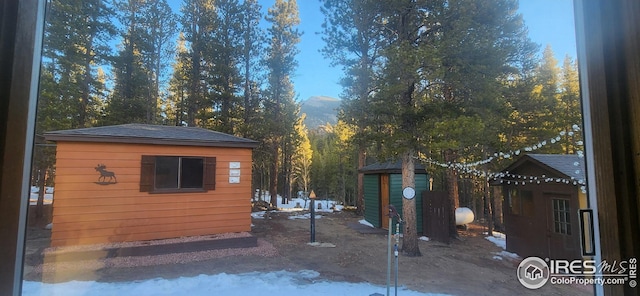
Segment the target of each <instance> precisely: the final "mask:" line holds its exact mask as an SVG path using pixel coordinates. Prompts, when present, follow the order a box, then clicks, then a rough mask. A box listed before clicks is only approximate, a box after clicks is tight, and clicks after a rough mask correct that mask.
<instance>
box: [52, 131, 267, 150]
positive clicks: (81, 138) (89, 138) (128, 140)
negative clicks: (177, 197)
mask: <svg viewBox="0 0 640 296" xmlns="http://www.w3.org/2000/svg"><path fill="white" fill-rule="evenodd" d="M45 139H46V140H47V141H53V142H61V141H62V142H96V143H123V144H150V145H173V146H202V147H229V148H256V147H258V145H259V143H258V142H256V141H249V140H247V141H238V142H230V141H203V140H185V139H179V140H176V139H158V138H145V137H118V136H96V135H61V134H55V133H47V134H45Z"/></svg>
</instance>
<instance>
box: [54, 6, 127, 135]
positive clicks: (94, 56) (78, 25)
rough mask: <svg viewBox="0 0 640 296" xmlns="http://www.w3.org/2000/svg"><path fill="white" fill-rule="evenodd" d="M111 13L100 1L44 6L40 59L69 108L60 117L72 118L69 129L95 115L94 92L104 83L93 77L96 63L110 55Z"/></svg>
mask: <svg viewBox="0 0 640 296" xmlns="http://www.w3.org/2000/svg"><path fill="white" fill-rule="evenodd" d="M112 14H113V12H112V10H111V7H109V6H107V5H106V3H105V2H104V1H102V0H87V1H81V0H61V1H53V2H51V4H50V5H49V7H48V12H47V22H46V28H45V38H44V46H43V48H44V53H43V62H44V64H46V65H48V66H47V67H48V69H49V71H50V72H51V74H52V75H53V76H52V79H54V80H55V81H56V82H55V85H56V86H55V91H56V92H58V93H59V94H60V96H61V98H62V100H64V101H65V103H63V104H64V105H65V106H68V107H69V108H70V109H68V110H67V111H68V113H66V114H63V115H62V116H65V117H67V118H73V120H72V122H71V128H80V127H86V126H91V125H93V124H95V121H96V119H97V117H98V114H97V113H95V112H94V111H95V105H96V104H97V98H96V95H97V94H99V93H100V92H102V91H103V90H104V89H105V86H104V83H102V82H101V81H99V80H98V79H97V78H96V75H97V74H96V71H97V66H96V65H99V64H100V63H102V62H104V61H106V60H107V59H108V58H109V57H110V55H111V52H110V50H109V46H108V42H109V41H110V39H111V37H112V36H113V34H114V33H115V27H114V26H113V24H112V21H111V19H110V17H109V16H110V15H112ZM50 91H54V90H53V89H52V90H50Z"/></svg>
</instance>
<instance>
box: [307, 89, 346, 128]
mask: <svg viewBox="0 0 640 296" xmlns="http://www.w3.org/2000/svg"><path fill="white" fill-rule="evenodd" d="M340 103H341V101H340V100H338V99H336V98H332V97H326V96H313V97H310V98H309V99H307V100H305V101H302V102H300V112H301V113H306V114H307V117H306V118H305V120H304V124H305V125H306V126H307V128H308V129H309V130H315V129H317V128H318V127H320V126H321V125H325V124H327V123H329V124H331V125H335V124H336V123H337V122H338V108H340Z"/></svg>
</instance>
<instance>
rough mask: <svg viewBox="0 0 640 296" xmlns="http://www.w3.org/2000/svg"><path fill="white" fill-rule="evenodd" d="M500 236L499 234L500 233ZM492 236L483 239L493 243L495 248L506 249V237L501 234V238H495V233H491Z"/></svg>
mask: <svg viewBox="0 0 640 296" xmlns="http://www.w3.org/2000/svg"><path fill="white" fill-rule="evenodd" d="M500 234H501V233H500ZM493 235H494V236H486V237H485V239H486V240H488V241H490V242H492V243H494V244H495V245H496V246H498V247H500V248H502V249H503V250H506V249H507V237H506V236H505V235H504V234H502V237H499V236H498V237H496V232H494V233H493Z"/></svg>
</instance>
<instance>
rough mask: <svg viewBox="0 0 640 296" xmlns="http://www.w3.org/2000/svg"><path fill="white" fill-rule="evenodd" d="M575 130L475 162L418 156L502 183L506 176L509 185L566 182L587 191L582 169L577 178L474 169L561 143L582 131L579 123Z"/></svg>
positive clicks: (581, 143)
mask: <svg viewBox="0 0 640 296" xmlns="http://www.w3.org/2000/svg"><path fill="white" fill-rule="evenodd" d="M572 129H573V131H569V132H566V131H561V132H560V133H558V135H556V136H555V137H553V138H550V139H548V140H543V141H540V142H538V143H536V144H534V145H531V146H527V147H524V148H521V149H516V150H510V151H509V152H506V153H505V152H496V153H494V155H493V156H490V157H489V158H487V159H484V160H479V161H475V162H471V163H465V162H460V163H458V162H449V163H442V162H439V161H436V160H433V159H431V158H424V157H422V158H420V157H416V158H417V159H419V160H421V161H423V162H426V163H429V164H432V165H437V166H440V167H443V168H448V169H453V170H456V171H458V172H461V173H466V174H472V175H474V176H476V177H483V178H485V177H486V178H490V179H493V180H495V181H497V180H499V181H500V183H501V184H503V183H504V182H505V178H508V179H506V182H507V185H510V184H511V182H512V180H511V179H514V180H513V182H514V184H515V185H525V184H527V183H529V184H541V182H545V183H551V182H553V183H564V184H571V185H574V186H577V185H581V186H580V189H581V191H582V192H583V193H586V182H585V179H584V177H582V176H580V175H581V173H582V172H581V171H580V169H576V170H575V174H576V175H578V176H580V177H582V178H575V177H571V178H570V179H565V178H549V177H546V176H545V175H542V176H525V175H517V174H511V173H509V172H499V173H492V172H489V171H481V170H476V169H473V167H476V166H479V165H484V164H487V163H490V162H491V161H493V160H495V159H498V158H499V159H510V158H511V157H512V156H513V155H515V156H518V155H520V154H521V152H522V151H523V150H524V151H526V152H531V151H534V150H537V149H540V148H542V147H544V146H546V145H547V144H548V143H551V144H556V143H560V141H561V140H562V137H563V136H564V135H569V136H573V135H574V131H575V132H577V131H580V127H579V126H578V125H577V124H574V125H573V126H572ZM574 144H575V145H576V146H578V147H582V146H583V144H584V143H583V142H582V141H576V142H575V143H574ZM576 155H577V156H578V157H579V158H584V151H582V150H578V151H577V152H576ZM573 165H574V166H576V167H579V166H580V163H579V162H577V161H576V162H574V163H573ZM515 179H521V180H522V181H516V180H515Z"/></svg>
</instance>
